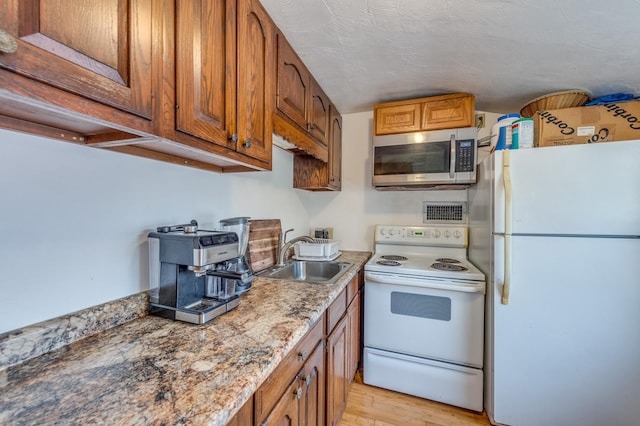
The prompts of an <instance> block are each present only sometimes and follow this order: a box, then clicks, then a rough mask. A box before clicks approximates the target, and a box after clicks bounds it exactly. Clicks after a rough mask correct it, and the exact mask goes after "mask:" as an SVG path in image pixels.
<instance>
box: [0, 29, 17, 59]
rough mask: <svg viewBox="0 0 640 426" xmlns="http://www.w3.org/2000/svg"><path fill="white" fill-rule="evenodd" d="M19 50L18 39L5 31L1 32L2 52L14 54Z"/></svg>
mask: <svg viewBox="0 0 640 426" xmlns="http://www.w3.org/2000/svg"><path fill="white" fill-rule="evenodd" d="M16 50H18V43H17V42H16V39H15V38H14V37H13V36H12V35H11V34H9V33H8V32H6V31H4V30H0V52H3V53H14V52H15V51H16Z"/></svg>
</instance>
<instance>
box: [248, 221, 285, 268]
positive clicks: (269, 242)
mask: <svg viewBox="0 0 640 426" xmlns="http://www.w3.org/2000/svg"><path fill="white" fill-rule="evenodd" d="M281 234H282V225H281V224H280V219H258V220H251V221H250V225H249V249H248V250H249V261H250V262H251V269H252V270H253V272H260V271H262V270H263V269H267V268H269V267H270V266H273V265H275V264H276V262H277V258H278V240H279V239H280V235H281Z"/></svg>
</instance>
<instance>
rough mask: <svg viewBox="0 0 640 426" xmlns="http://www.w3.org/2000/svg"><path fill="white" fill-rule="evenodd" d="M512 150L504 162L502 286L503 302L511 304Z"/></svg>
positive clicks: (505, 155) (507, 151)
mask: <svg viewBox="0 0 640 426" xmlns="http://www.w3.org/2000/svg"><path fill="white" fill-rule="evenodd" d="M510 159H511V158H510V151H509V150H505V151H504V156H503V163H502V180H503V182H504V284H503V286H502V304H503V305H508V304H509V294H510V291H511V212H512V200H511V192H512V191H511V173H510V170H511V164H510V163H511V162H510Z"/></svg>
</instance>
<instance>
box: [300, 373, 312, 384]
mask: <svg viewBox="0 0 640 426" xmlns="http://www.w3.org/2000/svg"><path fill="white" fill-rule="evenodd" d="M300 380H302V381H303V382H304V384H305V385H307V387H309V385H310V384H311V374H309V375H308V376H307V377H301V378H300Z"/></svg>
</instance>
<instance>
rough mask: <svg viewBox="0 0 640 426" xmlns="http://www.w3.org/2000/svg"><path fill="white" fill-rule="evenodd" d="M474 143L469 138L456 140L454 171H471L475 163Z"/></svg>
mask: <svg viewBox="0 0 640 426" xmlns="http://www.w3.org/2000/svg"><path fill="white" fill-rule="evenodd" d="M474 147H475V143H474V141H473V140H471V139H466V140H460V141H456V172H472V171H473V169H474V165H475V161H476V158H475V149H474Z"/></svg>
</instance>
